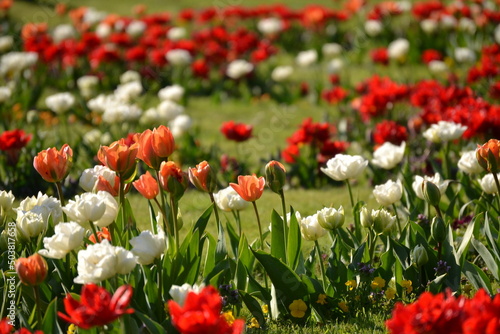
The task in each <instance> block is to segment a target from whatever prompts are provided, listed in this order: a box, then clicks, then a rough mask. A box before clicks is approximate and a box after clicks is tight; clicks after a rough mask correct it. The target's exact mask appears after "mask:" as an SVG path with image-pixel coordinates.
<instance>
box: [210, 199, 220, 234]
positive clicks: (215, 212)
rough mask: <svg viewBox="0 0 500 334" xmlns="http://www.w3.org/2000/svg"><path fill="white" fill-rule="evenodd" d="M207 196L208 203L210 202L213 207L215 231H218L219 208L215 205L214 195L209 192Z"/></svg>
mask: <svg viewBox="0 0 500 334" xmlns="http://www.w3.org/2000/svg"><path fill="white" fill-rule="evenodd" d="M208 195H209V196H210V201H211V202H212V205H213V207H214V214H215V220H216V221H217V230H218V231H220V217H219V208H218V207H217V204H216V203H215V198H214V194H212V193H211V192H209V193H208Z"/></svg>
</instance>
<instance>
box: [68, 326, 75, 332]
mask: <svg viewBox="0 0 500 334" xmlns="http://www.w3.org/2000/svg"><path fill="white" fill-rule="evenodd" d="M75 333H76V326H75V324H71V325H69V327H68V334H75Z"/></svg>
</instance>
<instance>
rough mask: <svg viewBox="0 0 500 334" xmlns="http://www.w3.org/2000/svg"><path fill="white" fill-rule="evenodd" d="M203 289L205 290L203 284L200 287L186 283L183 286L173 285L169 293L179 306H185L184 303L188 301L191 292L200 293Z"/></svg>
mask: <svg viewBox="0 0 500 334" xmlns="http://www.w3.org/2000/svg"><path fill="white" fill-rule="evenodd" d="M203 288H205V284H203V283H202V284H200V285H196V284H194V285H190V284H188V283H184V284H182V285H175V284H174V285H172V287H171V288H170V290H169V291H168V293H169V294H170V297H172V299H173V300H174V301H175V302H176V303H177V304H179V305H180V306H184V302H185V301H186V297H187V295H188V294H189V292H194V293H200V292H201V290H203Z"/></svg>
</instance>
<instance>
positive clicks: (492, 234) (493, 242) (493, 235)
mask: <svg viewBox="0 0 500 334" xmlns="http://www.w3.org/2000/svg"><path fill="white" fill-rule="evenodd" d="M492 228H494V227H493V226H492V225H491V224H490V222H489V217H488V216H486V219H485V222H484V234H485V235H486V237H487V238H488V241H489V243H490V247H491V248H492V251H493V255H495V257H496V259H497V261H499V262H500V249H498V247H499V246H500V243H499V242H498V240H499V239H498V238H499V237H500V236H499V235H498V231H495V230H494V231H492V230H491V229H492ZM497 279H498V277H497Z"/></svg>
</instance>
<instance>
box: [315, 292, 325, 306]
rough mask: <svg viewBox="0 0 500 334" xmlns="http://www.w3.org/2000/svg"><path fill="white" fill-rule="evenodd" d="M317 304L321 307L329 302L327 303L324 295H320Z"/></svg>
mask: <svg viewBox="0 0 500 334" xmlns="http://www.w3.org/2000/svg"><path fill="white" fill-rule="evenodd" d="M316 303H318V304H321V305H325V304H327V303H328V302H327V301H326V295H325V294H324V293H320V294H319V295H318V300H317V301H316Z"/></svg>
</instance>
